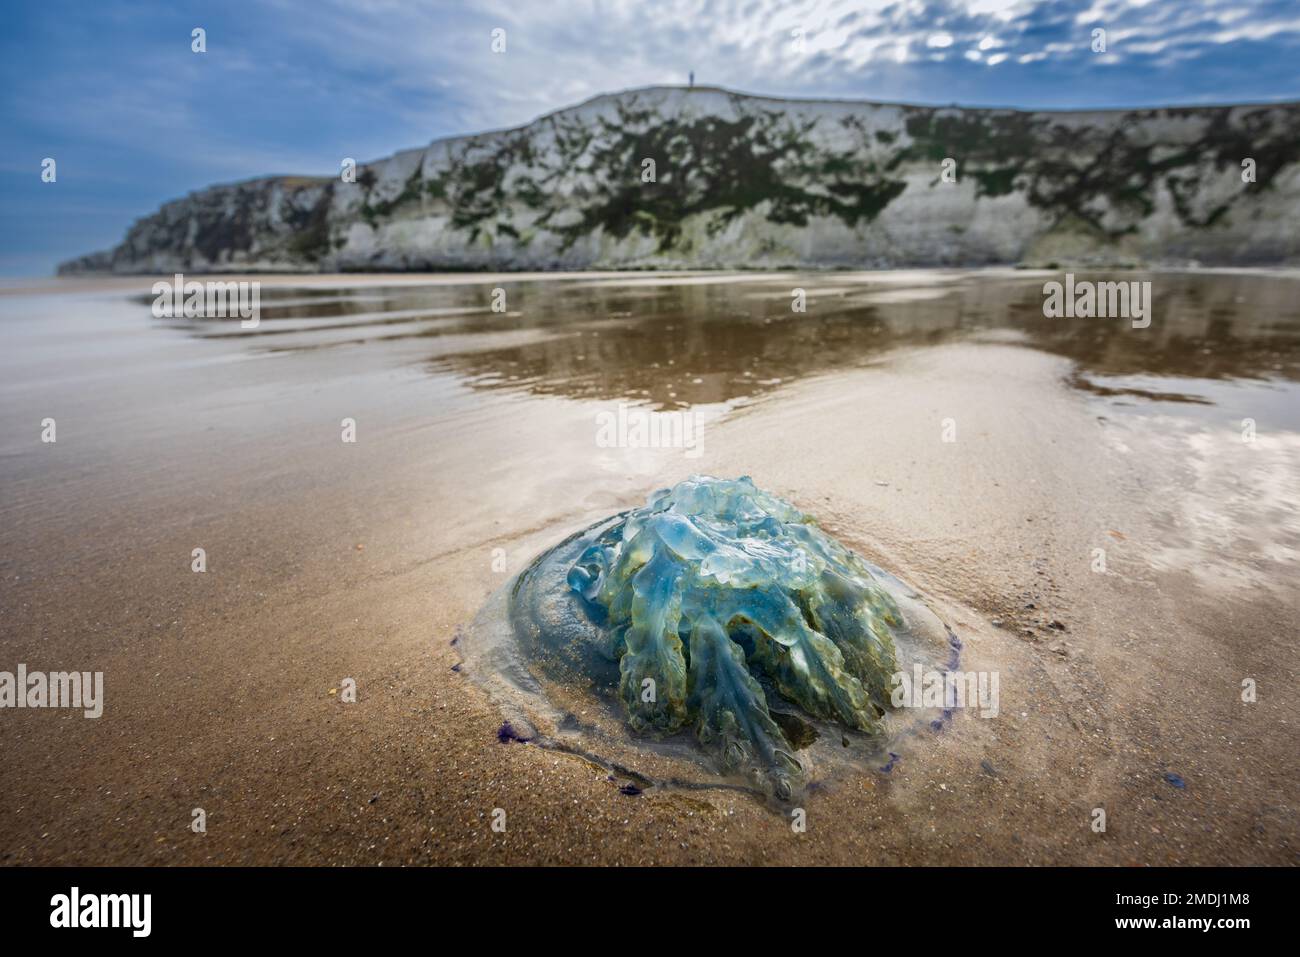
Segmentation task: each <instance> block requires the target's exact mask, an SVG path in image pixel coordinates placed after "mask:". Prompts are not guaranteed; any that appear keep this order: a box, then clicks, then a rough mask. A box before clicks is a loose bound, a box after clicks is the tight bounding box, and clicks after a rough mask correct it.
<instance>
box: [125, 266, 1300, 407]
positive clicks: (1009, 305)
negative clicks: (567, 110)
mask: <svg viewBox="0 0 1300 957" xmlns="http://www.w3.org/2000/svg"><path fill="white" fill-rule="evenodd" d="M1060 278H1062V277H1061V276H1060V275H1059V274H1044V273H1023V274H1017V273H1010V272H1000V273H970V272H956V271H953V272H942V271H934V272H924V273H912V274H908V273H816V274H807V273H804V274H771V273H768V274H758V273H754V274H742V275H739V276H726V277H723V276H719V275H703V276H698V277H682V276H677V277H665V276H656V275H654V274H651V273H647V274H626V275H622V276H618V277H613V278H603V277H595V276H593V277H591V278H585V277H580V278H575V279H552V280H543V281H529V280H521V281H511V279H510V277H509V276H499V277H491V278H490V279H489V280H487V281H484V282H480V283H476V284H464V283H458V284H450V283H448V284H437V283H433V284H410V285H403V284H394V285H389V286H361V287H348V286H338V287H332V288H324V289H322V288H292V287H288V288H280V289H275V288H272V289H268V290H265V291H264V293H263V296H262V307H261V320H262V321H261V323H260V325H259V327H258V328H257V329H256V330H249V331H245V330H243V329H241V328H240V327H239V325H238V324H237V323H231V322H230V321H229V320H221V319H215V320H203V319H171V320H158V321H159V322H161V323H165V324H167V325H170V326H171V327H173V328H177V329H180V330H182V331H184V332H185V333H186V334H188V335H195V336H200V337H205V338H207V337H220V338H225V337H232V336H237V337H239V339H238V340H237V341H239V342H240V343H245V344H247V345H248V346H249V347H250V348H251V349H254V350H261V349H265V350H270V351H276V352H295V351H300V350H305V349H318V348H336V347H346V346H352V345H361V344H385V343H387V344H400V343H402V342H405V343H407V344H408V345H409V344H413V343H428V344H429V346H430V348H429V350H428V351H427V352H426V353H423V356H424V359H425V363H426V366H427V367H428V368H429V370H430V371H432V372H439V373H446V372H450V373H453V374H455V375H457V376H460V377H463V378H465V379H466V380H468V381H469V383H470V384H471V385H472V386H473V387H474V388H479V389H506V390H519V391H527V392H530V393H533V394H542V395H558V396H566V397H571V398H584V399H613V400H617V399H626V400H629V401H640V402H645V403H647V404H649V405H651V406H653V407H658V408H666V409H671V408H680V407H684V406H690V405H694V404H697V403H715V402H727V401H732V400H736V399H742V398H748V397H754V396H758V395H762V394H765V393H768V392H771V391H773V390H774V389H778V388H780V387H781V386H783V385H785V384H788V383H790V382H791V381H794V380H797V379H802V378H806V377H808V376H813V375H819V374H824V373H829V372H835V371H838V370H842V369H848V368H854V367H858V366H861V365H863V364H866V363H870V362H873V361H878V360H880V359H881V358H882V357H884V356H885V355H887V354H888V353H890V352H892V351H894V350H898V349H908V348H923V347H926V346H932V345H937V344H941V343H944V342H951V341H957V340H961V341H974V342H980V341H993V342H1002V343H1013V344H1018V345H1024V346H1028V347H1030V348H1035V349H1041V350H1043V351H1046V352H1050V353H1053V354H1056V355H1060V356H1063V357H1065V358H1068V359H1070V360H1072V361H1074V362H1075V363H1077V369H1076V370H1075V374H1074V375H1073V376H1072V377H1071V379H1070V381H1071V382H1072V383H1073V384H1075V385H1077V386H1079V387H1081V388H1085V389H1088V390H1090V391H1093V392H1098V393H1100V394H1102V395H1114V394H1124V395H1130V396H1133V397H1147V398H1153V397H1161V398H1174V399H1179V398H1182V399H1184V400H1186V401H1196V400H1195V398H1194V397H1193V398H1187V397H1186V396H1184V395H1183V393H1184V392H1194V391H1195V390H1192V389H1184V388H1182V387H1180V386H1179V385H1178V384H1177V383H1168V382H1165V383H1158V384H1153V383H1150V382H1147V381H1140V382H1139V381H1125V380H1126V379H1136V378H1141V379H1143V380H1146V379H1149V378H1151V377H1189V378H1196V379H1202V380H1235V379H1269V378H1273V379H1284V380H1291V381H1297V380H1300V302H1298V301H1297V296H1296V291H1297V289H1300V285H1297V283H1296V281H1295V280H1293V279H1287V278H1282V277H1279V276H1275V275H1267V274H1246V273H1208V274H1202V273H1180V274H1174V273H1155V274H1151V273H1129V274H1124V273H1114V272H1112V273H1108V274H1106V275H1099V276H1088V275H1087V274H1083V273H1080V274H1078V275H1077V279H1079V280H1084V279H1096V280H1098V281H1116V280H1129V281H1131V280H1137V281H1143V280H1149V281H1150V282H1151V284H1152V294H1153V298H1154V304H1153V306H1152V310H1151V323H1150V325H1149V326H1148V327H1147V328H1144V329H1135V328H1133V326H1132V323H1131V322H1130V321H1129V320H1127V319H1118V318H1117V319H1109V318H1107V319H1100V318H1093V319H1080V318H1074V319H1049V318H1046V317H1045V316H1044V315H1043V283H1044V281H1046V280H1048V279H1060ZM496 288H500V289H501V290H503V291H504V295H505V298H504V302H503V303H501V305H503V306H504V311H493V308H492V307H493V304H494V302H493V300H494V295H493V290H494V289H496ZM797 288H802V289H804V290H805V291H806V297H807V309H806V311H805V312H795V311H793V310H792V309H791V302H792V298H793V290H795V289H797ZM139 301H140V302H141V304H142V305H144V304H147V303H148V302H151V301H152V300H151V299H149V298H146V297H141V298H140V300H139ZM1097 379H1110V380H1115V381H1107V382H1101V383H1099V382H1097V381H1095V380H1097Z"/></svg>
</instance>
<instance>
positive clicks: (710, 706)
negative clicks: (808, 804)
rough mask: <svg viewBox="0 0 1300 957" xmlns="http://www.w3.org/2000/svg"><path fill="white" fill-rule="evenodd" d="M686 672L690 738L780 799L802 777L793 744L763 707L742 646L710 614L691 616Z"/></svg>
mask: <svg viewBox="0 0 1300 957" xmlns="http://www.w3.org/2000/svg"><path fill="white" fill-rule="evenodd" d="M690 651H691V664H690V671H689V675H688V684H689V689H690V690H689V697H688V699H687V701H688V704H689V706H690V709H691V713H692V714H693V715H695V716H696V730H695V733H696V737H697V738H698V740H699V742H700V744H701V745H703V746H704V747H705V748H709V749H712V750H714V751H717V752H718V753H719V754H720V755H721V758H722V763H723V765H724V766H725V767H727V768H729V769H747V770H748V771H749V772H750V774H751V775H753V776H754V777H755V778H756V779H757V780H758V783H759V785H760V786H761V787H762V788H763V789H764V790H765V791H767V792H768V793H769V794H774V795H775V796H777V797H779V798H781V799H785V798H788V797H789V796H790V794H791V793H792V790H793V785H792V779H799V778H802V777H803V766H802V765H801V764H800V763H799V761H798V760H797V759H796V758H795V756H794V749H793V748H792V747H791V746H790V743H789V742H788V741H787V740H786V738H785V735H784V734H783V733H782V731H781V728H780V727H779V726H778V725H777V723H776V722H775V721H774V720H773V719H772V715H771V713H770V712H769V711H768V710H767V698H766V696H765V695H764V694H763V689H762V688H761V687H759V684H758V682H757V681H756V680H754V676H753V675H751V674H750V673H749V666H748V664H747V662H746V661H745V652H744V650H743V649H742V648H741V647H740V646H739V645H738V644H736V643H735V642H734V641H732V640H731V639H730V638H729V637H728V636H727V634H726V632H725V631H723V629H722V626H721V625H720V624H718V621H717V619H715V618H714V617H713V616H711V615H701V616H700V617H698V618H697V619H696V620H695V623H694V626H693V628H692V629H691V635H690Z"/></svg>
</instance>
